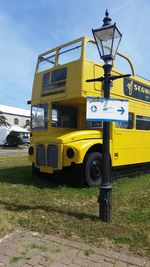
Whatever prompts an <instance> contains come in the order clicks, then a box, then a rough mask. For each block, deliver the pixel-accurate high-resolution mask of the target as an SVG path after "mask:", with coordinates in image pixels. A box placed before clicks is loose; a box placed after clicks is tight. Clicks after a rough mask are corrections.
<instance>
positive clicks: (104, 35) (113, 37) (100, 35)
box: [92, 23, 122, 62]
mask: <svg viewBox="0 0 150 267" xmlns="http://www.w3.org/2000/svg"><path fill="white" fill-rule="evenodd" d="M92 32H93V36H94V39H95V42H96V45H97V48H98V51H99V54H100V57H101V59H103V60H104V61H105V62H108V61H112V60H114V59H115V55H116V52H117V50H118V47H119V44H120V41H121V37H122V34H121V33H120V31H119V30H118V28H117V27H116V24H115V23H114V24H113V25H108V26H104V25H103V26H102V27H101V28H98V29H95V30H93V29H92Z"/></svg>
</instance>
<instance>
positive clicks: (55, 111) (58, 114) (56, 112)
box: [52, 105, 77, 128]
mask: <svg viewBox="0 0 150 267" xmlns="http://www.w3.org/2000/svg"><path fill="white" fill-rule="evenodd" d="M52 127H56V128H59V127H61V128H77V108H76V107H70V106H64V105H63V106H61V105H52Z"/></svg>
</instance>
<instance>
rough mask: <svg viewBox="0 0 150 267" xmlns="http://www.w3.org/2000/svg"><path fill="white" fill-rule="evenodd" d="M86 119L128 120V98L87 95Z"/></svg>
mask: <svg viewBox="0 0 150 267" xmlns="http://www.w3.org/2000/svg"><path fill="white" fill-rule="evenodd" d="M86 119H87V120H89V121H128V100H124V99H115V98H109V99H107V98H100V97H87V106H86Z"/></svg>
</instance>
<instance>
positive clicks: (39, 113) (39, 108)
mask: <svg viewBox="0 0 150 267" xmlns="http://www.w3.org/2000/svg"><path fill="white" fill-rule="evenodd" d="M31 114H32V122H31V128H32V129H38V130H40V129H46V128H47V126H48V104H39V105H35V106H32V110H31Z"/></svg>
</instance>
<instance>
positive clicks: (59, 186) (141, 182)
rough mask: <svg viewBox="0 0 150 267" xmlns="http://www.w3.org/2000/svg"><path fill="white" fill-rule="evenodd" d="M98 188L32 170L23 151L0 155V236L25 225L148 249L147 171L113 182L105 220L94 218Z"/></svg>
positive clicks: (142, 252)
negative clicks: (110, 207)
mask: <svg viewBox="0 0 150 267" xmlns="http://www.w3.org/2000/svg"><path fill="white" fill-rule="evenodd" d="M71 179H72V177H71V175H70V181H71ZM98 194H99V192H98V189H97V188H78V187H77V186H76V184H74V183H71V182H69V181H65V177H64V179H62V177H61V179H58V178H56V179H55V180H54V179H52V180H51V179H48V177H44V176H43V177H40V178H38V177H35V176H32V175H31V164H30V162H29V161H28V159H27V155H18V154H16V155H0V237H3V236H5V235H6V234H8V233H11V232H13V231H15V230H17V229H25V230H33V231H37V232H43V233H50V234H53V233H54V234H59V235H61V236H63V237H67V238H73V239H80V240H82V241H85V242H90V243H93V244H96V245H97V246H107V247H108V246H110V247H116V246H117V247H118V246H119V247H123V248H124V249H125V248H127V249H130V250H132V251H134V252H136V253H139V254H140V255H150V205H149V204H150V175H145V176H141V177H136V178H124V179H121V180H118V181H116V182H114V183H113V219H112V222H111V223H104V222H101V221H100V220H99V219H98V215H99V214H98V213H99V206H98V203H97V197H98Z"/></svg>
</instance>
